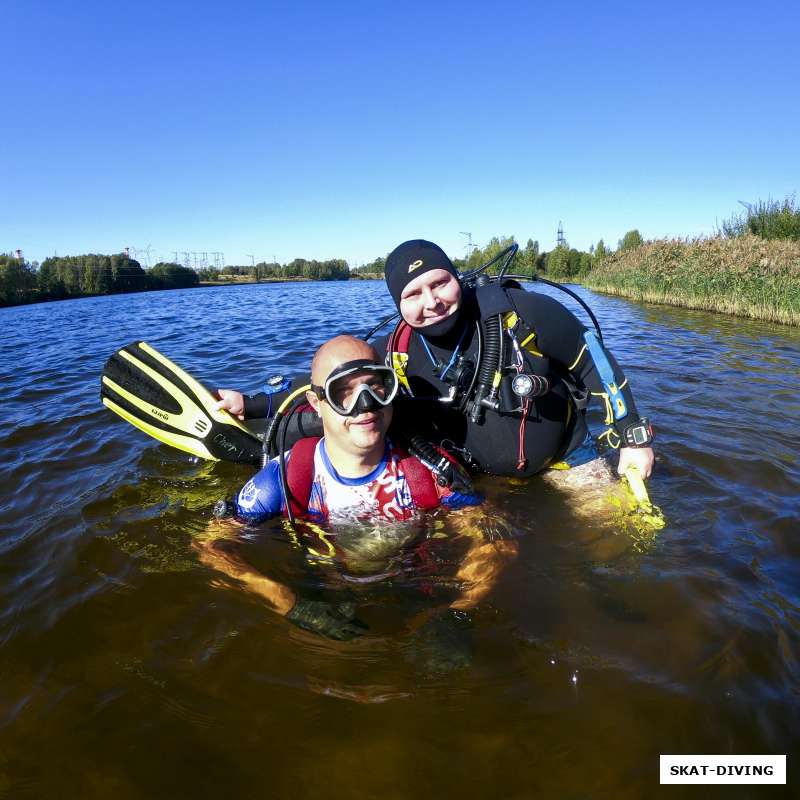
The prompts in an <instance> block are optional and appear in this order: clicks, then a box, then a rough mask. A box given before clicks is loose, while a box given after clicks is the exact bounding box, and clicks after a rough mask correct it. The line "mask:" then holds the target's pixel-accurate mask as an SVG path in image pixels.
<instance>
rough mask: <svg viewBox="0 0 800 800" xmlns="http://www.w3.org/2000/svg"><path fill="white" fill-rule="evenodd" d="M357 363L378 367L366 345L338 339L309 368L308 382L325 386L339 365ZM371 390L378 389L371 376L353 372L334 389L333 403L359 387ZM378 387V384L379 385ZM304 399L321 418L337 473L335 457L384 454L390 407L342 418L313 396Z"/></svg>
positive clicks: (369, 348)
mask: <svg viewBox="0 0 800 800" xmlns="http://www.w3.org/2000/svg"><path fill="white" fill-rule="evenodd" d="M357 359H370V360H373V361H375V362H376V363H380V359H379V358H378V354H377V353H376V352H375V350H373V348H372V347H370V346H369V345H368V344H367V343H366V342H362V341H361V340H360V339H355V338H354V337H352V336H337V337H336V338H335V339H331V341H329V342H327V343H326V344H324V345H323V346H322V347H321V348H320V349H319V351H318V352H317V354H316V356H314V362H313V364H312V365H311V379H312V382H313V383H314V384H316V385H317V386H322V385H324V383H325V381H326V379H327V378H328V376H329V375H330V374H331V373H332V372H333V371H334V370H335V369H337V368H338V367H340V366H341V365H342V364H346V363H347V362H348V361H355V360H357ZM361 383H364V384H367V385H368V386H372V385H373V384H376V385H375V386H374V389H375V391H376V393H380V390H381V387H379V386H378V385H377V383H376V378H375V375H374V374H372V373H370V372H354V373H352V374H351V375H348V376H347V377H345V378H342V379H341V382H337V385H336V398H335V399H336V401H337V402H344V401H345V400H346V399H347V396H348V394H349V393H352V390H354V389H355V388H356V387H357V386H358V385H359V384H361ZM378 383H379V382H378ZM306 398H307V399H308V402H309V403H310V404H311V405H312V407H313V408H314V410H315V411H316V412H317V413H318V414H319V415H320V417H322V427H323V428H324V430H325V441H326V445H327V449H328V454H329V455H330V457H331V460H332V461H333V462H334V467H336V468H337V469H340V465H339V464H337V463H336V462H335V460H334V459H335V454H337V453H342V454H347V455H351V456H364V455H368V454H370V453H374V454H379V455H382V454H383V446H384V440H385V438H386V431H387V430H388V428H389V423H390V422H391V421H392V407H391V405H389V406H378V405H377V404H375V407H374V408H373V409H371V410H370V411H365V412H363V413H362V414H357V415H356V416H354V417H345V416H342V415H341V414H339V413H337V412H336V411H335V410H334V409H333V408H331V406H330V404H329V403H328V402H327V401H326V400H320V399H319V398H318V397H317V396H316V395H315V394H313V392H306Z"/></svg>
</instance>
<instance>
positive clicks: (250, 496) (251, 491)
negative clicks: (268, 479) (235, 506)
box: [238, 480, 258, 511]
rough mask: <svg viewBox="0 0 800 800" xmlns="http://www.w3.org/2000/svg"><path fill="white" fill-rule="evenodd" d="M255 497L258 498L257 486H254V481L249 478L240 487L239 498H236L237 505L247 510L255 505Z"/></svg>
mask: <svg viewBox="0 0 800 800" xmlns="http://www.w3.org/2000/svg"><path fill="white" fill-rule="evenodd" d="M257 499H258V486H256V484H255V481H253V480H249V481H247V483H246V484H245V485H244V486H243V487H242V491H241V492H239V500H238V502H239V505H240V506H241V507H242V508H243V509H244V510H245V511H247V510H249V509H251V508H252V507H253V506H254V505H255V502H256V500H257Z"/></svg>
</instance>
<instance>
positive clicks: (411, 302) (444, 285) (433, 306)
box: [400, 269, 461, 328]
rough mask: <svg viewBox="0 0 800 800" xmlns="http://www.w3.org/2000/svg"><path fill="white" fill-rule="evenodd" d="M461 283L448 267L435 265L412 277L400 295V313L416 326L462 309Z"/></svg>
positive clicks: (434, 321)
mask: <svg viewBox="0 0 800 800" xmlns="http://www.w3.org/2000/svg"><path fill="white" fill-rule="evenodd" d="M460 303H461V286H460V284H459V283H458V280H456V278H455V276H454V275H453V274H452V273H451V272H448V271H447V270H446V269H432V270H430V271H429V272H425V273H423V274H422V275H420V276H419V277H418V278H415V279H414V280H413V281H411V282H410V283H409V284H408V285H407V286H406V287H405V289H403V292H402V294H401V295H400V313H401V314H402V316H403V319H404V320H405V321H406V322H407V323H408V324H409V325H410V326H411V327H412V328H425V327H427V326H428V325H435V324H436V323H437V322H441V321H442V320H444V319H447V317H450V316H452V315H453V314H455V313H456V311H458V307H459V304H460Z"/></svg>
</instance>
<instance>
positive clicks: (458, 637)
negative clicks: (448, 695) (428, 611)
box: [408, 608, 473, 675]
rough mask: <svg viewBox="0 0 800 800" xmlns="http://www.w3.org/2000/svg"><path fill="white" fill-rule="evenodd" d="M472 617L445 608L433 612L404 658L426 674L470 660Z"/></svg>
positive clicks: (458, 666)
mask: <svg viewBox="0 0 800 800" xmlns="http://www.w3.org/2000/svg"><path fill="white" fill-rule="evenodd" d="M472 650H473V642H472V620H471V619H470V616H469V614H468V613H467V612H466V611H456V610H455V609H452V608H447V609H445V610H444V611H439V612H437V613H436V614H434V615H433V616H432V617H431V618H430V619H429V620H428V621H427V622H426V623H425V624H424V625H423V626H422V627H421V628H420V629H419V631H418V632H417V634H416V635H415V636H414V637H413V639H412V649H411V650H409V651H408V660H409V661H410V662H411V663H412V664H414V665H415V666H416V667H417V668H419V669H420V670H422V671H423V672H424V673H425V674H427V675H445V674H447V673H450V672H454V671H455V670H458V669H464V668H466V667H468V666H469V665H470V664H471V663H472Z"/></svg>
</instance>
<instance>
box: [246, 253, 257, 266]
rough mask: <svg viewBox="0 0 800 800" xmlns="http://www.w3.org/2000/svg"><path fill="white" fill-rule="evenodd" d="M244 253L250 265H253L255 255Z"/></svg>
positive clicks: (254, 263)
mask: <svg viewBox="0 0 800 800" xmlns="http://www.w3.org/2000/svg"><path fill="white" fill-rule="evenodd" d="M245 255H246V256H247V257H248V258H249V259H250V266H251V267H254V266H255V265H256V257H255V256H254V255H251V254H250V253H245Z"/></svg>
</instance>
